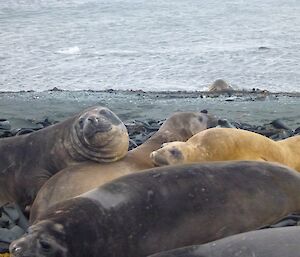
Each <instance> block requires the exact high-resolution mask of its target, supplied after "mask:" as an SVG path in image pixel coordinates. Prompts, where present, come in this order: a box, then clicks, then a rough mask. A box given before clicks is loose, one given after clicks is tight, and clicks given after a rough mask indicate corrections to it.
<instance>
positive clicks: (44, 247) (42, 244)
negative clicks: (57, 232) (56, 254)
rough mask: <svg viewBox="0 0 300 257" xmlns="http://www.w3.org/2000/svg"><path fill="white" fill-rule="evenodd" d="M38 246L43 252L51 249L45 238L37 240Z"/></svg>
mask: <svg viewBox="0 0 300 257" xmlns="http://www.w3.org/2000/svg"><path fill="white" fill-rule="evenodd" d="M39 243H40V246H41V248H42V250H43V251H44V252H50V251H51V250H52V247H51V245H50V244H49V243H48V242H47V241H45V240H39Z"/></svg>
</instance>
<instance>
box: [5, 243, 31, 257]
mask: <svg viewBox="0 0 300 257" xmlns="http://www.w3.org/2000/svg"><path fill="white" fill-rule="evenodd" d="M9 252H10V254H11V256H12V257H30V255H29V254H27V255H26V253H24V247H23V246H22V244H21V243H19V242H18V241H15V242H13V243H12V244H11V245H10V247H9Z"/></svg>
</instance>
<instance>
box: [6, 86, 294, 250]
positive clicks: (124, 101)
mask: <svg viewBox="0 0 300 257" xmlns="http://www.w3.org/2000/svg"><path fill="white" fill-rule="evenodd" d="M94 105H102V106H106V107H108V108H110V109H111V110H113V111H114V112H115V113H116V114H117V115H118V116H119V117H120V118H121V119H122V120H123V122H124V123H125V124H126V126H127V129H128V132H129V136H130V149H133V148H135V147H136V146H138V145H140V144H142V143H143V142H145V140H147V139H148V138H149V137H151V135H152V134H154V133H155V132H156V131H157V130H158V129H159V127H160V126H161V124H162V123H163V121H164V120H165V119H166V118H167V117H168V116H170V115H171V114H172V113H173V112H176V111H199V112H200V111H204V112H206V111H207V112H209V113H211V114H213V115H215V116H217V117H218V118H219V126H221V127H236V128H241V129H246V130H249V131H253V132H256V133H260V134H262V135H265V136H267V137H269V138H272V139H274V140H279V139H284V138H287V137H290V136H293V135H298V134H300V114H299V110H300V94H298V93H270V92H265V91H261V90H253V91H234V92H221V93H220V92H200V91H197V92H196V91H195V92H183V91H178V92H144V91H141V90H139V91H116V90H105V91H97V92H96V91H91V90H89V91H77V92H75V91H73V92H72V91H62V90H59V89H57V88H55V89H53V90H50V91H44V92H18V93H16V92H5V93H0V137H9V136H20V135H22V134H26V133H31V132H33V131H35V130H38V129H42V128H44V127H47V126H49V125H51V124H54V123H57V122H59V121H62V120H64V119H65V118H67V117H69V116H71V115H72V114H74V113H76V112H79V111H81V110H82V109H84V108H87V107H89V106H94ZM17 210H18V208H15V207H14V206H11V205H8V206H3V207H2V208H1V218H0V221H1V227H0V236H1V238H0V241H1V240H2V242H1V244H0V253H1V251H2V252H6V251H7V249H8V245H9V243H10V242H11V241H12V240H14V239H16V238H18V237H19V236H20V235H22V234H23V233H24V230H26V226H27V222H26V219H25V217H24V216H23V215H22V214H21V213H20V212H19V211H17ZM298 221H299V216H298V215H292V216H290V217H287V219H285V220H283V221H280V222H279V223H277V224H275V225H271V226H274V227H278V226H279V227H281V226H290V225H297V224H298ZM1 233H2V234H1Z"/></svg>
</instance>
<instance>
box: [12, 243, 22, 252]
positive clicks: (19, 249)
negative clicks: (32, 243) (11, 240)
mask: <svg viewBox="0 0 300 257" xmlns="http://www.w3.org/2000/svg"><path fill="white" fill-rule="evenodd" d="M21 250H22V247H20V246H17V245H15V246H13V247H12V248H11V249H10V253H11V254H18V253H20V252H21Z"/></svg>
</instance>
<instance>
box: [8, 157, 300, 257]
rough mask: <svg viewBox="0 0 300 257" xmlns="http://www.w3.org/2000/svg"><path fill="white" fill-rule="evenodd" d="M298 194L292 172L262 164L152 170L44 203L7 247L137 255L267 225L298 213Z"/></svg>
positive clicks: (39, 252) (17, 252)
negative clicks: (25, 230) (46, 206)
mask: <svg viewBox="0 0 300 257" xmlns="http://www.w3.org/2000/svg"><path fill="white" fill-rule="evenodd" d="M299 191H300V174H299V173H297V172H295V171H294V170H291V169H289V168H287V167H285V166H279V165H276V164H272V163H266V162H249V161H241V162H215V163H213V162H212V163H206V164H192V165H191V164H189V165H177V166H166V167H161V168H153V169H150V170H147V171H144V172H140V173H136V174H131V175H127V176H123V177H121V178H119V179H115V180H113V181H111V182H110V183H107V184H105V185H103V186H101V187H99V188H97V189H94V190H92V191H89V192H87V193H85V194H82V195H80V196H78V197H74V198H72V199H69V200H66V201H63V202H60V203H58V204H57V205H55V206H53V207H51V208H50V209H49V210H47V211H46V212H45V213H44V214H43V215H41V217H39V219H38V220H36V221H35V222H34V224H33V225H32V226H31V227H30V229H29V231H28V234H27V235H25V236H24V237H22V238H20V239H19V240H17V241H15V242H13V243H12V245H11V248H10V251H11V253H12V256H13V257H25V256H31V257H45V256H47V257H52V256H55V257H62V256H63V257H77V256H82V255H83V254H84V256H89V257H99V256H101V257H113V256H114V257H115V256H118V257H144V256H148V255H150V254H153V253H157V252H160V251H166V250H170V249H174V248H179V247H184V246H188V245H193V244H202V243H205V242H209V241H213V240H216V239H220V238H223V237H226V236H230V235H233V234H237V233H241V232H246V231H250V230H254V229H257V228H260V227H262V226H265V225H267V224H270V223H274V222H276V221H277V220H279V219H281V218H282V217H284V216H286V215H287V214H289V213H292V212H293V213H295V212H299V211H300V194H299ZM279 206H280V207H279Z"/></svg>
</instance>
